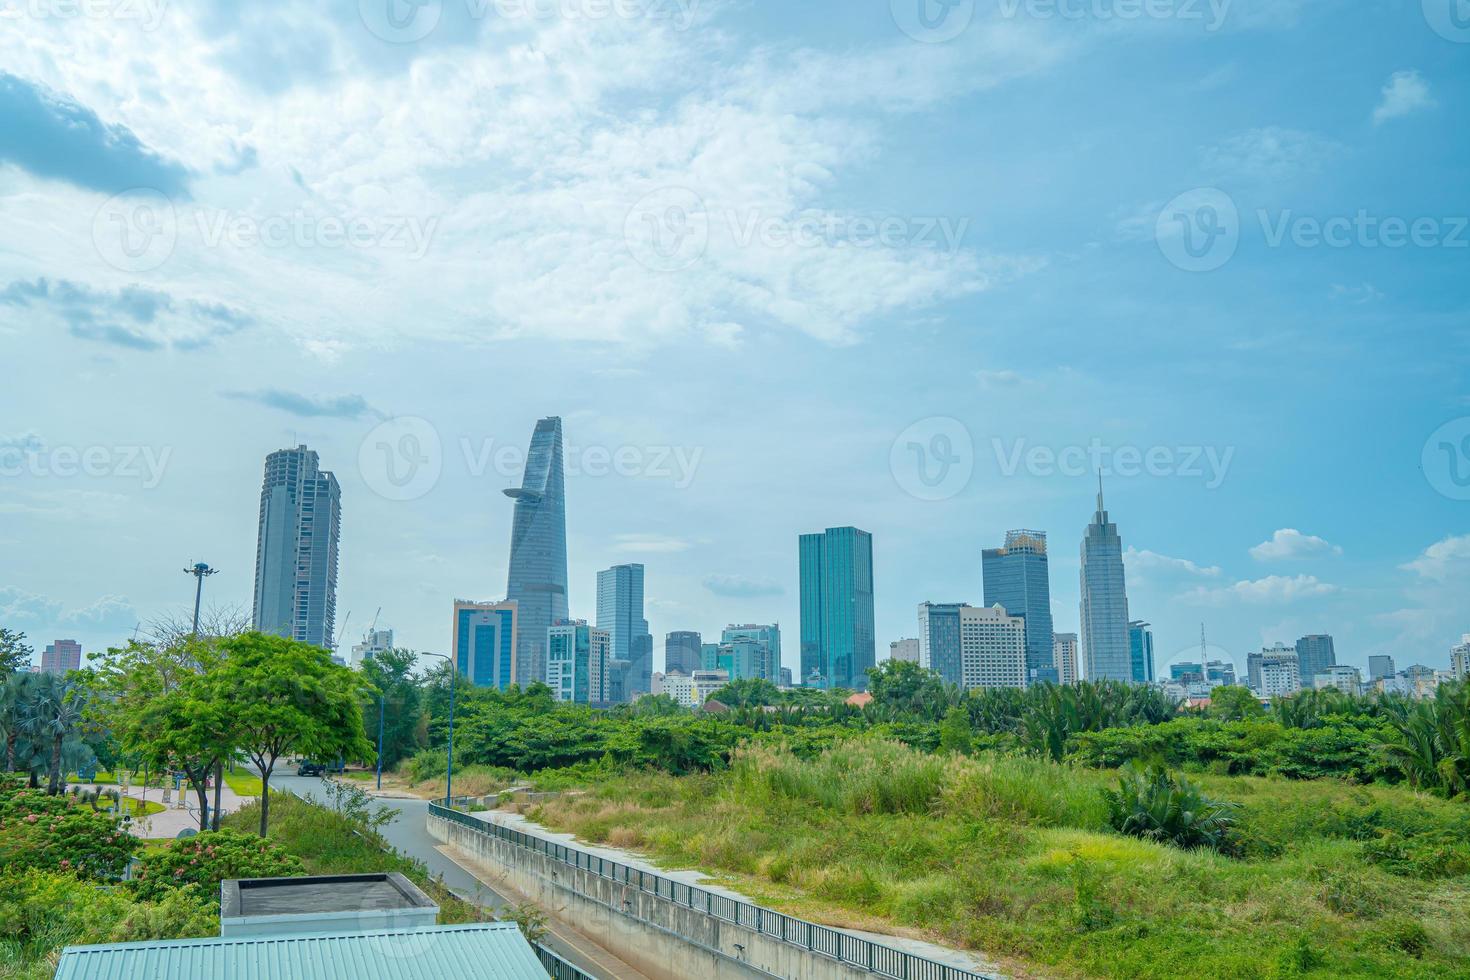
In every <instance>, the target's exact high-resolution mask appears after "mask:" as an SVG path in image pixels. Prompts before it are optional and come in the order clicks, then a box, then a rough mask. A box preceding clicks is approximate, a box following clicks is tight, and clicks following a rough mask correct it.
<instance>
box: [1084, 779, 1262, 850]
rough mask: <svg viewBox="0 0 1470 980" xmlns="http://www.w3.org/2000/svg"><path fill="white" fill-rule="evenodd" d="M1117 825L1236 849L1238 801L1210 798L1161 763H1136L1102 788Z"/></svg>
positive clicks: (1189, 843)
mask: <svg viewBox="0 0 1470 980" xmlns="http://www.w3.org/2000/svg"><path fill="white" fill-rule="evenodd" d="M1103 799H1104V800H1106V801H1107V805H1108V819H1109V823H1111V824H1112V827H1113V829H1114V830H1116V831H1118V832H1119V833H1123V834H1128V835H1131V836H1133V837H1141V838H1143V839H1144V840H1153V841H1159V842H1161V843H1166V844H1173V845H1174V846H1175V847H1208V848H1210V849H1211V850H1214V851H1220V852H1230V851H1231V850H1233V843H1232V840H1231V829H1232V827H1233V826H1234V823H1235V817H1234V813H1235V810H1236V804H1234V803H1228V802H1225V801H1222V800H1212V799H1210V798H1209V797H1208V796H1205V795H1204V793H1203V792H1201V791H1200V789H1199V788H1198V787H1197V786H1195V785H1194V784H1193V783H1191V782H1189V781H1188V780H1187V779H1185V778H1184V777H1182V776H1180V777H1175V776H1171V775H1170V774H1169V771H1168V770H1167V769H1165V768H1164V767H1163V766H1158V765H1155V766H1147V767H1145V766H1139V765H1136V764H1135V765H1132V766H1130V767H1129V768H1128V769H1126V770H1124V772H1123V773H1122V775H1121V776H1120V778H1119V780H1118V789H1116V790H1103Z"/></svg>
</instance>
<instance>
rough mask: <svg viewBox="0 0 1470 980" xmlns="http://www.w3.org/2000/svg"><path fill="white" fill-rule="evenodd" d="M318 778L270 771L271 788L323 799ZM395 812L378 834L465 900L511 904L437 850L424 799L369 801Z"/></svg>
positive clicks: (487, 905) (493, 906)
mask: <svg viewBox="0 0 1470 980" xmlns="http://www.w3.org/2000/svg"><path fill="white" fill-rule="evenodd" d="M321 785H322V781H321V779H320V778H319V777H317V776H298V775H296V774H295V771H294V769H293V770H291V771H290V774H289V775H286V774H282V772H281V771H280V770H277V771H276V772H275V773H274V774H272V775H271V789H276V790H283V791H285V792H289V793H294V794H296V795H297V796H300V797H304V798H305V799H309V800H315V801H316V802H318V803H325V802H326V800H325V798H324V797H323V795H322V792H321ZM373 802H374V803H375V804H377V805H381V806H385V807H387V808H388V809H390V810H393V811H395V812H396V813H397V816H395V817H394V818H393V821H392V822H391V823H389V824H387V825H386V826H384V827H383V828H382V834H383V836H384V837H386V838H387V839H388V843H389V844H392V845H393V846H394V847H395V848H397V849H398V850H399V851H402V852H403V853H404V854H407V855H408V856H409V857H414V858H418V859H419V860H420V861H422V862H424V864H426V865H428V867H429V871H430V873H432V874H436V875H439V876H440V877H442V878H443V879H444V884H445V886H446V887H447V888H448V889H449V890H450V891H452V892H454V894H456V895H458V896H459V897H460V898H462V899H464V900H465V901H467V902H473V903H475V904H476V905H479V906H482V907H483V908H487V909H490V910H491V911H492V912H493V911H494V910H496V909H498V908H505V907H507V906H509V905H513V904H514V903H513V902H508V901H506V899H505V898H504V897H503V896H502V895H500V894H499V893H497V892H495V891H493V890H492V889H490V888H489V887H488V886H487V885H486V884H485V883H484V882H482V881H480V880H479V879H477V878H476V877H475V876H474V875H472V874H470V873H469V872H468V871H466V870H465V869H464V868H461V867H460V866H459V865H457V864H455V863H454V862H453V861H451V860H450V859H449V858H447V857H445V856H444V855H443V854H441V853H440V852H439V851H438V849H437V848H436V846H435V845H436V844H437V843H438V842H437V841H435V840H434V838H432V837H430V836H429V832H428V830H427V829H425V827H426V823H427V817H428V814H429V803H428V801H427V800H394V799H388V798H386V797H380V798H378V799H376V800H374V801H373Z"/></svg>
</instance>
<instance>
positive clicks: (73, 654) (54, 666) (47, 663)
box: [41, 640, 82, 674]
mask: <svg viewBox="0 0 1470 980" xmlns="http://www.w3.org/2000/svg"><path fill="white" fill-rule="evenodd" d="M81 669H82V645H81V644H80V643H78V642H77V641H76V640H57V641H55V642H54V643H48V644H46V649H45V650H42V651H41V672H42V673H44V674H65V673H66V672H67V671H69V670H81Z"/></svg>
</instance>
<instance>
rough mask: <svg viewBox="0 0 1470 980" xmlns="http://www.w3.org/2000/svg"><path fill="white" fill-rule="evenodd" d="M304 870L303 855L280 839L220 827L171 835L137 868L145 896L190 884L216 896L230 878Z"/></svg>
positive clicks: (136, 883) (139, 887) (135, 883)
mask: <svg viewBox="0 0 1470 980" xmlns="http://www.w3.org/2000/svg"><path fill="white" fill-rule="evenodd" d="M301 873H302V866H301V861H300V860H298V859H297V858H296V857H294V856H293V855H291V854H288V853H287V852H286V851H285V850H284V849H283V848H281V847H280V846H279V845H277V844H274V843H272V842H270V841H266V840H261V839H260V838H259V837H258V836H255V835H254V834H244V833H240V832H239V831H237V830H214V831H205V832H204V833H202V834H196V835H194V836H193V837H185V838H183V839H181V840H173V841H169V842H168V843H167V844H165V845H164V846H163V847H162V848H161V849H159V850H156V851H153V852H150V853H149V854H148V855H147V856H146V857H145V858H144V859H143V861H142V862H141V863H140V864H139V866H138V868H137V869H136V871H135V873H134V876H133V879H134V880H133V887H134V889H135V890H136V891H137V893H138V895H139V896H140V897H141V898H145V899H158V898H162V897H164V896H165V894H166V893H167V892H168V891H170V890H172V889H176V888H183V887H186V886H190V885H193V886H196V887H197V888H198V889H199V892H200V893H201V894H203V895H208V896H211V897H213V896H217V895H218V894H219V883H220V882H221V881H224V880H225V879H227V878H279V877H288V876H291V875H299V874H301Z"/></svg>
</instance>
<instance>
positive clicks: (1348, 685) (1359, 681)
mask: <svg viewBox="0 0 1470 980" xmlns="http://www.w3.org/2000/svg"><path fill="white" fill-rule="evenodd" d="M1312 686H1313V687H1315V688H1316V689H1317V690H1319V691H1320V690H1323V689H1325V688H1329V687H1335V688H1337V689H1338V690H1339V691H1341V692H1342V693H1344V694H1357V693H1359V692H1360V691H1361V690H1362V688H1363V677H1362V674H1361V673H1360V672H1359V671H1358V668H1356V667H1349V666H1347V665H1345V664H1337V665H1336V666H1333V667H1328V668H1327V669H1326V670H1324V671H1322V672H1321V673H1320V674H1318V675H1317V676H1316V677H1314V678H1312Z"/></svg>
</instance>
